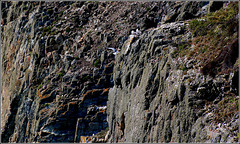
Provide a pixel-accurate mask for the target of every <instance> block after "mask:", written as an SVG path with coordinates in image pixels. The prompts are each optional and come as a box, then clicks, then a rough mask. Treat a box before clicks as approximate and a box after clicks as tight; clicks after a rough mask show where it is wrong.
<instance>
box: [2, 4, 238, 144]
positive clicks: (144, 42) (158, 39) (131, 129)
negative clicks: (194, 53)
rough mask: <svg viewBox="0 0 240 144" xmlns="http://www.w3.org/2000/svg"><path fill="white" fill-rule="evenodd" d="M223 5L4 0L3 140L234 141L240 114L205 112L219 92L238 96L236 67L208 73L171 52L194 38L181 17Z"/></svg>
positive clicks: (231, 62) (220, 95) (219, 97)
mask: <svg viewBox="0 0 240 144" xmlns="http://www.w3.org/2000/svg"><path fill="white" fill-rule="evenodd" d="M223 5H226V3H224V2H211V3H209V2H82V1H81V2H2V5H1V6H2V7H1V9H2V21H1V25H2V27H1V28H2V29H1V30H2V35H1V39H2V43H1V62H2V65H1V80H2V81H1V97H2V104H1V120H2V121H1V122H2V123H1V129H2V135H1V137H2V142H28V143H31V142H83V141H85V142H86V141H92V142H106V141H110V142H113V141H114V142H120V141H129V142H131V141H134V142H138V141H139V142H149V141H151V142H157V141H164V142H170V141H171V140H172V141H186V142H187V141H195V142H199V141H211V140H217V141H231V138H234V136H235V133H236V127H237V126H236V122H235V120H236V119H237V118H238V115H234V117H233V116H231V118H232V119H231V122H229V123H228V124H231V125H230V126H227V128H225V125H224V124H222V123H221V124H219V125H214V124H213V123H212V121H211V120H210V121H209V119H211V118H212V117H211V116H212V115H211V110H212V108H213V107H212V105H211V103H214V104H218V102H219V101H220V102H222V101H221V100H225V102H229V101H230V100H232V99H224V97H225V95H226V94H225V93H224V92H229V93H230V94H233V95H232V97H233V98H235V99H237V98H238V97H236V96H235V95H236V91H237V90H236V88H238V86H237V85H238V82H237V81H236V80H234V79H236V78H237V77H238V75H236V74H237V72H235V73H234V72H232V71H231V73H229V74H225V75H219V76H216V77H215V78H211V77H209V76H204V75H203V74H201V73H200V72H199V71H200V70H199V68H200V65H201V63H199V62H197V61H196V62H197V64H198V66H196V65H197V64H196V62H195V61H194V60H192V61H191V60H188V59H182V58H177V57H175V55H174V54H175V52H174V50H176V49H178V47H179V46H180V45H181V44H182V42H183V41H184V42H187V41H188V40H190V39H192V36H193V35H194V34H192V33H191V32H189V30H188V24H187V21H186V20H189V19H192V18H196V17H200V16H204V15H206V14H207V13H209V12H214V11H216V10H218V9H220V8H221V7H222V6H223ZM137 29H138V31H137V32H135V31H136V30H137ZM233 30H234V27H233ZM131 31H134V32H135V33H134V32H131ZM235 45H236V44H232V45H229V46H228V48H229V51H225V53H226V52H228V53H233V51H234V50H235ZM106 47H114V48H116V49H117V48H119V49H120V53H118V54H117V56H114V55H113V53H112V51H111V50H107V49H106ZM223 54H224V52H223ZM233 54H234V53H233ZM229 56H230V55H228V57H224V62H225V63H226V65H227V67H228V66H229V65H230V66H232V65H234V64H235V61H237V62H238V57H237V58H236V56H235V58H234V59H231V60H229ZM221 59H222V58H221ZM183 66H185V67H186V68H185V67H183ZM205 67H207V66H205ZM179 69H187V71H186V70H184V71H183V70H179ZM216 69H217V67H216ZM235 69H236V67H234V70H235ZM203 79H204V81H203ZM229 83H230V86H229ZM222 87H224V88H223V89H222ZM223 91H224V92H223ZM230 94H229V95H230ZM235 99H234V100H235ZM107 101H108V102H107ZM107 103H108V105H107ZM208 106H209V108H208ZM199 110H200V111H199ZM219 111H221V110H219ZM196 112H199V114H195V113H196ZM107 113H108V114H107ZM107 116H108V118H107ZM107 119H108V121H107ZM200 127H201V129H202V130H203V132H200V131H199V128H200ZM210 127H211V129H214V130H216V131H214V136H213V138H212V139H210V138H208V137H206V134H204V133H207V134H208V133H210V131H209V129H208V128H210ZM228 128H231V134H232V135H230V136H229V135H227V133H228V131H229V129H228ZM218 129H220V132H217V130H218ZM222 133H223V134H222ZM93 134H94V135H95V136H92V135H93ZM211 134H212V133H211ZM219 135H220V136H219ZM223 136H225V137H223ZM219 137H220V138H219ZM109 138H110V139H109Z"/></svg>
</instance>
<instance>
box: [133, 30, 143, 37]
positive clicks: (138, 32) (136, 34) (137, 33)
mask: <svg viewBox="0 0 240 144" xmlns="http://www.w3.org/2000/svg"><path fill="white" fill-rule="evenodd" d="M131 34H132V35H135V36H140V35H141V34H142V32H141V31H140V30H138V29H136V32H135V31H131Z"/></svg>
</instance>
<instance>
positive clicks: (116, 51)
mask: <svg viewBox="0 0 240 144" xmlns="http://www.w3.org/2000/svg"><path fill="white" fill-rule="evenodd" d="M107 49H110V50H112V51H113V54H114V55H116V54H118V53H119V51H118V50H116V49H115V48H111V47H108V48H107Z"/></svg>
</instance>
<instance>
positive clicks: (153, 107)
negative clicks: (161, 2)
mask: <svg viewBox="0 0 240 144" xmlns="http://www.w3.org/2000/svg"><path fill="white" fill-rule="evenodd" d="M237 19H238V17H236V20H237ZM237 26H238V25H235V27H237ZM237 32H238V31H236V33H235V34H237ZM133 37H134V39H133V40H132V41H131V38H132V36H129V39H128V40H127V41H126V42H125V44H124V45H123V47H122V48H121V52H120V53H119V54H118V55H117V57H116V61H115V66H114V75H113V76H114V87H113V88H111V89H110V91H109V96H108V99H109V101H108V105H107V106H108V123H109V130H110V134H109V138H110V139H109V141H110V142H151V143H156V142H158V143H159V142H236V141H238V128H239V127H238V123H239V114H238V99H239V93H238V91H239V89H238V87H239V84H238V66H237V65H238V63H239V62H238V60H237V59H238V56H237V57H236V58H234V56H233V54H232V55H231V58H230V57H229V59H228V60H227V61H229V60H231V59H234V60H233V62H232V64H230V65H229V67H233V69H235V68H234V67H235V66H236V68H237V69H235V70H236V71H235V70H233V71H230V72H229V73H223V74H216V75H215V76H214V77H213V76H211V75H208V74H205V75H204V74H203V73H201V65H203V64H205V63H204V61H201V60H197V59H193V58H191V59H189V58H188V57H187V55H185V56H182V57H181V56H180V57H179V56H176V52H177V51H180V50H181V48H182V45H183V44H184V43H189V42H190V41H191V40H192V39H194V37H193V34H192V33H191V31H190V29H189V23H188V22H186V21H179V22H171V23H166V24H162V25H160V26H159V27H157V28H153V29H150V30H146V31H145V32H144V33H143V34H142V35H134V36H133ZM237 40H238V38H237V39H236V40H234V41H231V43H230V44H228V45H227V46H226V47H225V48H224V49H223V51H225V49H227V48H230V47H232V49H234V51H235V53H238V48H239V44H238V42H237ZM186 47H189V50H190V51H194V49H196V48H197V46H195V45H193V44H192V45H191V44H189V46H186ZM186 49H187V48H186ZM223 51H222V52H223ZM229 53H230V51H229ZM221 55H222V53H220V55H219V56H218V57H216V59H215V60H216V61H218V62H219V63H221V62H222V61H221V59H223V58H221ZM224 56H225V57H227V55H224ZM224 59H225V58H224ZM224 61H225V60H223V62H222V63H221V64H222V65H224ZM234 64H235V66H234ZM223 68H224V67H223ZM212 69H213V67H212ZM210 70H211V69H208V70H207V71H210ZM229 100H230V101H231V102H229ZM226 107H229V108H230V107H231V108H230V109H229V111H228V112H227V110H224V109H227V108H226ZM221 109H222V110H221ZM220 111H221V112H220ZM220 113H221V114H220ZM223 113H225V114H226V115H227V113H229V115H228V116H225V117H224V115H225V114H223Z"/></svg>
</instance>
